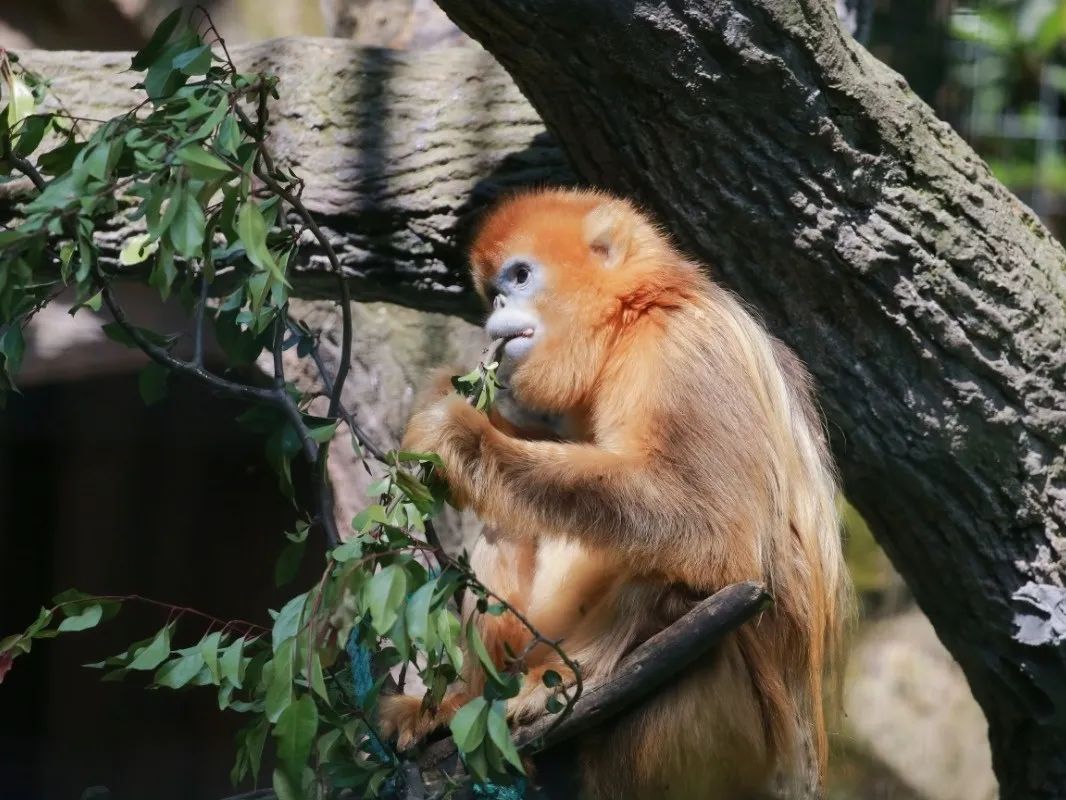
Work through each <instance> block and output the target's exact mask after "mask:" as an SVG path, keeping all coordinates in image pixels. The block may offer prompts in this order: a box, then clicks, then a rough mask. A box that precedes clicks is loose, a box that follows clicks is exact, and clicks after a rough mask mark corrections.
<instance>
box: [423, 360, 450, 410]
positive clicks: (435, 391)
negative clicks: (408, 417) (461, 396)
mask: <svg viewBox="0 0 1066 800" xmlns="http://www.w3.org/2000/svg"><path fill="white" fill-rule="evenodd" d="M460 372H461V370H459V369H458V368H456V367H440V368H438V369H435V370H433V372H431V373H430V376H429V380H428V381H426V385H425V386H424V387H423V388H422V390H421V391H420V392H419V393H418V395H417V396H416V397H415V404H414V409H415V411H416V412H418V411H424V410H426V409H427V408H429V407H430V406H432V405H433V404H434V403H436V402H437V401H438V400H441V399H442V398H445V397H447V396H448V395H450V394H455V387H454V386H453V385H452V376H454V375H458V374H459V373H460Z"/></svg>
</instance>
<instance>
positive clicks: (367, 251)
mask: <svg viewBox="0 0 1066 800" xmlns="http://www.w3.org/2000/svg"><path fill="white" fill-rule="evenodd" d="M20 55H21V57H22V60H23V63H24V64H25V65H26V66H27V67H28V68H29V69H33V70H35V71H37V72H40V73H42V74H43V75H45V76H47V77H49V78H52V79H53V84H52V88H53V91H54V93H55V95H56V96H57V97H59V98H60V99H61V100H62V101H63V102H64V103H65V104H66V106H67V107H68V108H69V109H70V110H71V112H72V113H75V114H78V115H80V116H86V117H93V118H107V117H109V116H112V115H114V114H118V113H121V112H123V111H126V110H128V109H130V108H132V107H133V106H134V105H136V104H137V103H138V102H139V101H140V99H141V98H142V97H143V95H142V94H140V93H139V92H137V91H134V90H133V89H132V88H131V87H132V86H133V84H134V83H135V82H136V80H137V76H136V75H135V74H133V73H129V72H125V71H124V70H126V68H127V67H128V66H129V59H130V56H129V54H127V53H88V52H86V53H72V52H49V51H43V50H32V51H28V52H25V53H21V54H20ZM233 57H234V60H235V61H236V62H237V64H238V66H239V67H240V68H241V69H243V70H245V71H254V70H262V71H264V72H269V73H271V74H274V75H278V76H279V77H280V79H281V84H280V87H279V88H280V94H281V99H280V100H279V101H276V102H275V103H274V104H273V105H272V108H271V120H272V124H271V140H272V143H273V147H274V150H275V152H276V153H277V154H278V155H279V156H280V157H281V159H282V161H283V162H285V163H288V164H291V165H292V166H293V168H294V169H295V170H296V171H297V173H298V174H299V175H300V176H301V177H303V178H304V179H305V180H306V182H307V188H306V190H305V193H304V200H305V202H306V204H307V206H308V208H309V209H310V210H311V211H312V212H314V213H315V215H316V216H317V218H318V220H319V222H320V224H321V225H322V226H323V228H324V229H325V230H326V232H327V233H328V234H329V235H330V237H331V241H332V242H333V246H334V248H335V249H336V250H337V251H338V255H339V256H340V259H341V262H342V263H343V265H344V268H345V272H346V274H347V275H348V277H349V278H350V280H351V284H352V290H353V293H354V295H355V296H356V297H358V298H359V299H360V300H390V301H392V302H397V303H401V304H403V305H409V306H415V307H418V308H423V309H430V310H439V311H449V312H452V313H460V314H463V315H465V316H468V317H469V316H472V315H474V314H476V313H477V308H478V304H477V301H476V299H475V298H474V296H473V294H472V293H471V292H468V291H467V282H466V277H465V270H464V269H463V265H462V250H461V246H462V239H463V234H464V231H465V230H466V229H467V227H468V226H469V224H470V222H471V220H472V219H473V218H474V217H475V216H476V213H477V211H478V210H479V209H480V208H481V207H483V205H484V204H485V203H486V202H487V201H489V200H491V199H492V198H494V197H495V196H497V195H498V194H499V193H500V192H502V191H505V190H506V189H507V188H509V187H514V186H521V185H529V184H533V183H560V182H567V181H571V180H573V173H572V172H571V171H570V170H569V168H568V167H567V166H566V165H565V161H564V159H563V157H562V155H561V154H560V153H559V151H558V149H557V148H556V147H555V146H554V145H553V144H552V143H551V142H550V140H549V138H548V136H547V134H546V133H545V131H544V125H543V123H542V122H541V121H540V118H539V117H538V116H537V114H536V112H534V111H533V109H532V108H531V107H530V106H529V104H528V102H526V100H525V99H524V98H523V97H522V95H521V94H520V93H519V92H518V90H517V89H516V88H515V85H514V83H513V82H512V81H511V79H510V78H509V77H508V76H507V74H506V73H505V72H504V71H503V70H502V69H501V68H500V66H499V65H498V64H497V63H496V62H495V60H494V59H493V58H492V56H490V55H489V54H488V53H486V52H485V51H484V50H481V49H480V48H477V47H474V46H471V47H463V48H452V49H445V50H438V51H433V52H426V53H418V54H415V53H401V52H395V51H388V50H367V49H361V48H359V47H357V46H356V45H354V44H352V43H349V42H344V41H339V40H331V39H311V38H293V39H282V40H275V41H272V42H265V43H261V44H256V45H249V46H244V47H238V48H234V49H233ZM2 201H3V197H2V196H0V221H2V220H3V219H4V218H5V217H10V214H11V211H10V204H9V207H8V209H7V211H5V210H4V208H3V202H2ZM129 235H130V230H129V229H120V230H116V231H112V232H111V233H110V234H109V235H108V236H107V237H106V245H107V248H106V249H107V250H108V252H110V253H112V254H113V253H115V252H117V248H119V247H121V243H122V242H123V241H124V240H125V239H126V238H127V237H128V236H129ZM297 268H298V270H299V275H298V276H297V283H298V289H299V290H300V292H301V293H303V294H304V295H305V296H306V295H315V294H329V295H332V293H333V291H334V290H335V285H334V284H333V279H332V277H330V276H329V275H328V274H327V273H328V264H327V263H326V259H325V257H324V256H322V255H321V254H319V253H317V252H315V249H314V248H312V247H310V246H309V247H307V248H305V250H304V252H303V253H302V257H301V260H300V262H299V264H297Z"/></svg>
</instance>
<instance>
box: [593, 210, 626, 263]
mask: <svg viewBox="0 0 1066 800" xmlns="http://www.w3.org/2000/svg"><path fill="white" fill-rule="evenodd" d="M632 239H633V219H632V213H631V212H630V211H629V209H628V208H626V206H625V205H624V204H623V203H620V202H618V201H615V200H608V201H607V202H605V203H602V204H601V205H598V206H596V208H594V209H592V211H590V212H589V213H588V216H587V217H585V241H586V242H587V243H588V246H589V249H590V250H592V252H593V253H594V254H595V255H596V256H598V257H599V258H600V259H601V260H602V261H603V265H604V266H605V267H607V269H614V268H615V267H617V266H619V265H620V264H621V263H622V262H624V261H625V260H626V256H627V255H628V253H629V245H630V243H631V241H632Z"/></svg>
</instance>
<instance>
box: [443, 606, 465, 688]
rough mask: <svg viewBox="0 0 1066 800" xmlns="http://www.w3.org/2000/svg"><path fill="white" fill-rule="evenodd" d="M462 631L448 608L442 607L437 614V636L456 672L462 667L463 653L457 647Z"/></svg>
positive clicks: (456, 618)
mask: <svg viewBox="0 0 1066 800" xmlns="http://www.w3.org/2000/svg"><path fill="white" fill-rule="evenodd" d="M461 631H462V623H460V622H459V618H458V617H457V616H455V614H453V613H452V612H451V611H449V610H448V608H447V607H446V606H445V607H442V608H441V609H440V610H439V611H438V612H437V636H439V637H440V640H441V643H442V644H443V645H444V650H445V652H447V654H448V660H449V661H451V663H452V666H453V667H455V670H456V671H457V672H458V671H459V670H461V669H462V667H463V651H462V649H461V648H460V647H459V634H460V632H461Z"/></svg>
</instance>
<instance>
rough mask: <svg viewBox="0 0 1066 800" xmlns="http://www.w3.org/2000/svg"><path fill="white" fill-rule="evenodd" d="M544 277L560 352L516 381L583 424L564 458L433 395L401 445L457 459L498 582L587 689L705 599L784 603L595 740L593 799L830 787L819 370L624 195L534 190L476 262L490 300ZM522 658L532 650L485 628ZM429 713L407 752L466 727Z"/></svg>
mask: <svg viewBox="0 0 1066 800" xmlns="http://www.w3.org/2000/svg"><path fill="white" fill-rule="evenodd" d="M514 254H521V255H522V256H523V257H528V258H530V259H532V260H534V261H535V262H536V263H538V264H539V265H542V266H543V268H544V269H545V271H546V274H547V276H548V278H547V285H546V287H545V288H544V290H543V291H541V292H540V294H539V296H538V298H537V300H536V310H537V313H538V314H539V316H540V319H541V320H542V322H543V336H542V337H541V338H540V339H539V340H538V341H537V343H536V345H535V346H534V347H533V348H532V350H531V351H530V352H529V354H528V356H527V357H526V358H525V359H524V360H522V361H521V363H520V364H518V365H517V366H516V367H515V369H514V372H513V374H512V375H511V376H510V379H509V382H510V388H511V391H512V392H513V395H514V398H515V399H516V400H517V402H519V403H520V404H521V405H522V406H523V407H526V408H529V409H532V410H535V411H537V412H545V413H548V414H552V415H556V416H557V417H560V418H563V419H565V420H566V421H567V427H568V429H569V430H570V431H572V435H569V436H568V437H567V440H565V441H558V440H553V439H551V438H547V439H545V438H537V437H535V436H533V435H532V432H524V431H520V430H516V429H515V428H514V427H513V426H511V425H509V424H507V423H506V422H505V421H503V420H502V419H500V418H499V417H498V416H494V417H492V418H491V419H490V417H487V416H486V415H485V414H483V413H481V412H478V411H476V410H475V409H473V408H472V407H470V406H469V405H468V404H467V403H466V402H464V400H463V399H462V398H460V397H458V396H457V395H455V394H453V393H451V392H450V391H449V387H448V386H447V384H446V383H445V382H444V381H439V380H438V381H437V382H436V383H435V387H434V388H432V389H431V390H430V392H429V393H428V395H427V396H426V398H425V399H424V402H423V407H422V409H421V410H419V411H418V412H417V413H416V414H415V415H414V417H413V418H412V420H411V422H410V425H409V428H408V431H407V435H406V437H405V441H404V446H405V447H406V448H409V449H416V450H424V451H433V452H437V453H439V454H440V456H441V458H442V459H443V462H444V464H445V467H446V477H447V480H448V481H449V484H450V485H451V487H452V489H453V492H454V494H455V496H456V497H457V498H459V499H460V500H461V502H464V503H467V504H469V505H470V506H471V507H472V508H473V509H474V510H475V511H476V512H477V514H478V516H479V517H480V518H481V520H483V521H484V522H485V523H486V526H487V533H486V536H485V537H484V538H483V540H482V541H481V542H479V544H478V546H477V548H476V549H475V552H474V554H473V560H474V565H475V569H476V570H477V573H478V575H479V577H480V578H481V580H482V581H484V582H485V583H486V584H487V585H488V586H490V587H491V588H493V589H494V590H496V591H498V592H500V593H501V594H503V595H504V596H506V597H507V598H508V599H509V601H510V602H512V603H514V604H515V605H516V607H518V608H521V609H522V610H523V611H524V612H525V613H526V614H527V615H528V616H529V617H530V619H531V621H532V622H533V624H534V625H536V626H537V627H538V628H539V629H540V630H541V631H542V632H543V633H544V634H545V635H547V636H552V637H561V638H562V639H563V642H564V647H565V648H566V650H567V652H568V653H569V654H571V655H572V656H573V657H574V658H575V659H576V660H577V661H578V662H579V663H580V665H581V669H582V674H583V677H584V679H585V681H586V683H589V682H592V683H594V682H596V681H600V680H603V679H605V678H607V677H609V676H610V674H611V672H612V671H613V670H614V668H615V666H616V665H617V663H618V661H619V659H621V658H622V657H623V656H624V655H625V654H626V653H627V652H628V651H629V650H631V649H632V648H633V647H634V646H635V645H636V644H637V643H639V642H640V641H642V640H643V639H646V638H647V637H648V636H650V635H651V634H653V633H655V632H656V631H658V630H661V629H662V628H663V627H665V626H666V625H668V624H669V623H670V622H671V621H673V620H674V619H676V618H677V617H678V616H680V615H681V614H683V613H684V612H685V611H686V610H688V609H689V608H690V607H691V606H692V604H693V603H694V602H695V601H697V600H698V599H699V598H700V597H703V596H706V595H708V594H710V593H712V592H714V591H716V590H718V589H720V588H722V587H723V586H725V585H727V584H730V583H733V582H737V581H743V580H760V581H764V582H765V583H766V584H767V585H768V586H769V587H770V590H771V592H772V594H773V596H774V604H773V606H772V609H771V610H769V611H767V612H765V613H764V614H763V615H762V616H761V617H760V618H759V619H758V620H757V621H755V622H752V623H749V624H748V625H746V626H744V627H743V628H742V629H740V630H739V631H737V632H736V633H735V634H734V635H732V636H731V637H730V638H729V639H728V640H727V641H726V642H725V643H724V644H723V645H721V646H720V647H718V648H717V649H716V650H715V652H714V653H712V654H711V655H710V656H708V657H707V658H706V659H704V661H703V662H701V663H700V664H699V665H698V666H696V667H694V668H692V669H690V670H689V671H688V672H687V673H686V674H684V675H682V676H680V677H679V678H678V680H677V682H676V683H675V684H673V685H672V686H671V687H669V688H668V689H666V690H665V691H662V692H660V693H658V694H657V695H656V696H655V697H654V699H653V700H651V701H649V702H646V703H644V704H643V705H641V706H640V707H638V708H636V709H634V710H633V711H631V712H629V713H627V714H626V715H625V716H624V717H623V718H622V719H621V720H619V721H617V722H616V723H613V724H611V725H610V726H609V727H608V728H607V729H606V730H604V731H602V732H601V733H599V734H598V735H597V736H595V737H592V738H590V739H589V741H587V742H585V743H584V744H583V754H582V760H583V781H584V787H585V794H586V795H587V796H588V797H593V798H655V799H656V800H665V799H666V798H684V799H685V800H688V799H690V798H741V797H755V796H760V795H761V794H762V793H763V792H766V791H767V790H768V787H769V786H770V784H771V783H772V782H773V781H774V780H775V779H777V780H780V779H781V777H782V776H784V777H785V778H786V779H788V780H792V781H799V780H802V779H803V774H804V772H805V771H806V768H805V764H809V763H810V761H811V760H812V759H811V757H810V756H811V754H813V761H814V764H815V769H816V771H817V774H818V775H822V776H824V771H825V765H826V752H827V745H826V732H825V718H824V712H823V688H824V683H825V679H826V676H827V675H828V674H829V671H830V666H831V664H830V661H831V659H832V655H833V653H834V652H835V651H836V648H837V645H838V640H839V636H840V630H841V625H842V619H843V618H844V616H845V614H846V610H847V609H846V607H847V598H848V582H847V577H846V573H845V568H844V565H843V561H842V557H841V549H840V539H839V525H838V518H837V513H836V508H835V494H836V483H835V479H834V473H833V469H832V467H831V462H830V458H829V456H828V454H827V451H826V444H825V438H824V436H823V431H822V428H821V425H820V421H819V417H818V415H817V413H816V410H815V406H814V403H813V401H812V392H811V386H810V380H809V378H808V376H807V373H806V371H805V370H804V369H803V367H802V365H801V364H800V363H799V362H798V360H797V359H796V358H795V356H793V354H792V353H791V352H790V351H789V350H788V349H787V348H786V347H785V346H784V345H782V344H781V343H780V342H779V341H777V340H776V339H774V338H773V337H771V336H770V335H769V334H768V333H767V332H766V331H765V330H764V328H763V327H762V326H761V325H760V324H759V323H758V322H757V321H756V320H755V319H754V318H753V316H752V315H751V314H750V313H749V312H748V311H747V310H746V309H745V308H744V307H743V306H742V305H741V303H740V302H738V300H737V299H736V298H735V297H734V296H733V295H732V294H731V293H729V292H728V291H726V290H724V289H722V288H721V287H719V286H718V285H717V284H715V283H714V282H713V281H711V280H710V279H709V278H708V277H707V276H706V274H705V273H704V272H703V270H701V269H700V268H699V267H698V266H697V265H696V264H694V263H692V262H691V261H689V260H687V259H686V258H684V257H683V256H682V255H680V254H679V253H678V252H677V251H676V250H675V249H674V248H673V247H672V246H671V245H670V243H669V242H668V240H667V238H666V237H665V236H664V235H662V233H661V232H660V231H659V230H657V229H656V228H655V226H654V225H653V224H652V223H650V222H649V221H648V219H647V218H646V217H644V216H643V215H642V214H641V213H639V212H638V211H637V210H636V209H634V208H633V207H632V206H631V205H630V204H628V203H627V202H625V201H622V200H619V199H616V198H613V197H610V196H608V195H604V194H601V193H597V192H589V191H572V190H549V191H537V192H531V193H526V194H521V195H518V196H515V197H513V198H511V199H509V200H507V201H505V202H503V203H502V204H501V205H500V206H499V207H498V208H496V209H495V210H494V211H493V212H492V213H491V214H490V215H489V216H488V218H487V220H486V221H485V223H484V224H483V226H482V228H481V231H480V233H479V235H478V236H477V238H476V241H475V242H474V245H473V248H472V251H471V262H472V267H473V275H474V281H475V284H476V285H477V287H478V289H479V291H480V292H481V293H482V294H483V295H485V294H486V292H487V291H488V290H489V286H490V283H491V281H492V280H493V276H494V275H495V274H496V272H497V270H499V269H500V265H501V264H502V263H503V262H504V261H505V260H506V259H507V258H508V257H511V256H513V255H514ZM483 619H484V620H485V622H484V623H483V624H484V626H485V628H484V635H485V637H486V638H487V639H488V640H489V642H490V646H491V647H492V648H493V651H494V652H495V653H496V655H497V656H498V657H499V658H500V659H501V661H502V658H503V652H504V647H503V643H504V642H507V644H508V645H509V646H510V648H511V649H512V650H513V651H514V652H520V651H521V650H522V648H523V647H524V646H525V643H526V642H527V641H528V633H527V632H526V631H525V630H524V629H523V628H522V626H520V625H516V624H514V620H513V618H511V617H509V616H508V615H504V616H503V617H500V618H490V617H486V618H483ZM529 663H530V674H529V675H528V676H527V679H526V682H525V684H524V687H525V688H524V690H523V694H521V695H520V696H519V697H518V698H515V699H514V700H513V701H512V702H511V706H510V711H511V713H512V715H513V716H514V717H517V718H527V717H531V716H536V715H537V714H540V713H543V708H544V700H545V691H546V690H545V689H544V687H543V686H542V684H541V682H540V680H539V678H540V676H541V675H542V673H543V671H544V670H547V669H554V670H556V671H558V672H560V673H561V674H564V675H566V670H565V669H564V668H563V667H562V665H561V664H559V663H558V660H557V658H556V657H555V656H554V654H553V653H552V652H551V651H550V650H549V649H547V648H544V649H542V650H540V651H536V652H534V653H533V655H532V656H531V657H530V659H529ZM467 680H468V685H467V686H466V687H464V688H463V689H462V690H460V692H459V693H457V694H456V695H454V696H452V697H450V698H449V699H448V701H446V703H445V705H444V707H443V708H442V709H440V711H439V712H438V713H437V714H435V715H434V714H428V713H424V712H423V711H422V710H420V708H419V700H418V699H417V698H414V699H411V698H394V699H393V700H390V701H387V702H386V703H385V705H384V707H383V709H382V712H381V713H382V721H383V725H384V726H385V728H386V730H387V731H389V732H399V734H400V735H401V737H402V738H403V741H404V743H406V742H408V741H410V740H412V739H413V738H417V737H419V736H421V735H423V734H424V733H425V732H426V731H427V730H428V729H429V728H430V727H432V726H433V725H436V724H440V723H441V722H443V721H445V720H446V718H447V717H448V716H449V715H450V713H452V712H453V711H454V709H455V708H456V707H458V705H459V704H461V702H462V700H463V698H464V697H465V696H467V694H468V693H469V692H477V691H480V687H481V684H480V683H479V681H478V678H477V676H476V675H473V674H468V675H467Z"/></svg>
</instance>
